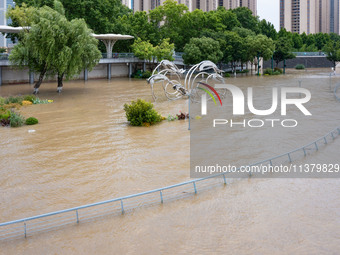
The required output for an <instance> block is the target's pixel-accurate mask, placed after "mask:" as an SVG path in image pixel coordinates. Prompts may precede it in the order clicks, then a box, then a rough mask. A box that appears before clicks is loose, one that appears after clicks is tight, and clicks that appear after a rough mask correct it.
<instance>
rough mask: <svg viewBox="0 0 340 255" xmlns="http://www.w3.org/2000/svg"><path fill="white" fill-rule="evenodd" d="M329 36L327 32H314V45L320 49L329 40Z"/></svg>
mask: <svg viewBox="0 0 340 255" xmlns="http://www.w3.org/2000/svg"><path fill="white" fill-rule="evenodd" d="M329 40H330V37H329V34H326V33H317V34H315V46H316V47H317V48H318V50H322V49H323V47H324V46H325V45H326V44H327V43H328V42H329Z"/></svg>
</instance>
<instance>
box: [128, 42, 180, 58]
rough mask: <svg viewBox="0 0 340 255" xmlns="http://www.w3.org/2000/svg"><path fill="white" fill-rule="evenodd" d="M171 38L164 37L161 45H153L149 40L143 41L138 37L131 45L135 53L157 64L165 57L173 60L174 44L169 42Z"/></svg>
mask: <svg viewBox="0 0 340 255" xmlns="http://www.w3.org/2000/svg"><path fill="white" fill-rule="evenodd" d="M169 41H170V39H169V38H167V39H164V40H162V42H161V43H160V44H159V45H156V46H153V45H152V43H150V42H149V41H142V39H140V38H138V39H137V40H135V42H134V44H133V45H132V46H131V47H132V50H133V53H134V54H135V56H136V57H138V58H139V59H144V60H146V61H147V62H149V64H150V63H152V64H155V63H156V62H160V61H162V60H164V59H167V60H170V61H173V60H174V58H173V56H172V55H173V52H174V48H175V47H174V44H173V43H170V42H169Z"/></svg>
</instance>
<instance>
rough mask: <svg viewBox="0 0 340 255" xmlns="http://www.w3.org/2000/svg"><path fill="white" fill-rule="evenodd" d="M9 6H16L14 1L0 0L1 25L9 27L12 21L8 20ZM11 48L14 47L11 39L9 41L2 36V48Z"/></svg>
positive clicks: (0, 40) (0, 38)
mask: <svg viewBox="0 0 340 255" xmlns="http://www.w3.org/2000/svg"><path fill="white" fill-rule="evenodd" d="M8 6H14V2H13V0H0V25H8V24H10V23H11V20H10V19H7V18H6V12H7V9H8ZM11 46H13V43H12V41H11V39H8V38H6V37H5V36H4V35H3V34H0V47H11Z"/></svg>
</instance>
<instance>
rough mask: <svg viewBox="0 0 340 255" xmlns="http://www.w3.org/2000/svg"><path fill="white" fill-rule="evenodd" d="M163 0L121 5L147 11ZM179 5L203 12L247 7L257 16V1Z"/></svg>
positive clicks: (128, 0)
mask: <svg viewBox="0 0 340 255" xmlns="http://www.w3.org/2000/svg"><path fill="white" fill-rule="evenodd" d="M164 1H165V0H122V3H123V4H125V5H126V6H128V7H129V8H130V9H132V10H133V11H149V10H153V9H154V8H156V7H157V6H160V5H162V4H163V3H164ZM177 2H178V3H179V4H185V5H186V6H187V7H188V9H189V11H193V10H195V9H201V10H203V11H211V10H216V9H217V8H218V7H219V6H224V7H225V8H226V9H227V10H228V9H234V8H237V7H247V8H249V9H250V10H251V11H252V12H253V15H254V16H256V15H257V0H177Z"/></svg>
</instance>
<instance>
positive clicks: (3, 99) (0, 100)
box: [0, 97, 5, 105]
mask: <svg viewBox="0 0 340 255" xmlns="http://www.w3.org/2000/svg"><path fill="white" fill-rule="evenodd" d="M4 103H5V98H3V97H0V105H2V104H4Z"/></svg>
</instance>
